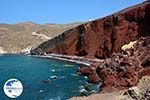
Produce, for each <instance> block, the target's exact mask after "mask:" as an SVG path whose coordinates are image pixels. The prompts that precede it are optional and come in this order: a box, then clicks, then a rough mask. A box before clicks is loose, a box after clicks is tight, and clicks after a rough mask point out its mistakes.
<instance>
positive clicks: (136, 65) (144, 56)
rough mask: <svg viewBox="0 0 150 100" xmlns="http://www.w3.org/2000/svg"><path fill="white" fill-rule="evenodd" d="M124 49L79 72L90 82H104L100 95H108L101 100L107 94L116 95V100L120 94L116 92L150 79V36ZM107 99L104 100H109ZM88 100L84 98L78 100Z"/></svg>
mask: <svg viewBox="0 0 150 100" xmlns="http://www.w3.org/2000/svg"><path fill="white" fill-rule="evenodd" d="M122 47H123V48H124V49H123V50H122V51H121V52H119V53H113V54H112V56H111V57H110V58H106V59H105V60H103V62H101V63H99V62H97V63H94V64H93V65H91V66H90V67H86V66H85V67H84V66H82V67H81V68H80V70H79V71H80V73H82V74H83V75H85V76H87V77H88V80H89V82H92V83H98V82H102V85H101V87H100V93H106V94H100V95H98V97H99V98H101V97H103V96H105V97H106V96H107V94H108V95H109V96H111V95H114V94H115V95H114V99H113V100H116V99H115V97H116V96H117V95H119V93H120V92H115V91H120V90H126V89H128V88H130V87H133V86H136V85H137V83H138V82H139V80H140V79H141V78H142V77H143V76H147V77H148V78H150V76H149V75H150V36H147V37H141V38H140V39H138V40H136V41H134V44H132V45H131V43H129V44H126V45H124V46H122ZM149 82H150V81H149ZM139 84H142V83H139ZM144 84H150V83H148V82H147V83H143V85H144ZM131 89H132V88H131ZM131 89H129V90H128V92H132V91H130V90H131ZM145 89H147V91H149V87H146V86H145ZM108 92H109V93H108ZM110 92H114V93H110ZM92 97H93V96H90V97H87V99H88V98H92ZM96 97H97V96H96V95H94V98H96ZM120 97H123V96H120V95H119V96H117V98H118V99H117V100H121V98H120ZM131 97H132V96H131ZM106 98H107V97H106ZM106 98H104V99H102V100H107V99H106ZM119 98H120V99H119ZM132 98H133V97H132ZM134 98H138V99H136V100H149V99H150V98H149V97H148V99H141V98H142V97H134ZM139 98H140V99H139ZM87 99H85V98H83V99H77V100H87ZM75 100H76V99H75ZM89 100H90V99H89ZM92 100H96V99H92ZM108 100H109V99H108ZM111 100H112V99H111ZM125 100H127V99H125ZM131 100H132V99H131Z"/></svg>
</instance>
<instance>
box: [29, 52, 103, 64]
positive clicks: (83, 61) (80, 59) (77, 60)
mask: <svg viewBox="0 0 150 100" xmlns="http://www.w3.org/2000/svg"><path fill="white" fill-rule="evenodd" d="M28 56H33V57H39V58H49V59H56V60H61V61H67V62H72V63H77V64H81V65H85V66H91V64H93V63H96V62H103V60H98V59H87V58H84V57H78V56H68V55H61V54H45V55H28Z"/></svg>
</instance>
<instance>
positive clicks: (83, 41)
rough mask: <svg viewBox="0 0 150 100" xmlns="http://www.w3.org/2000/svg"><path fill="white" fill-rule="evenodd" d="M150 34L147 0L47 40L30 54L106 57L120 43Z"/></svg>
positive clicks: (149, 13)
mask: <svg viewBox="0 0 150 100" xmlns="http://www.w3.org/2000/svg"><path fill="white" fill-rule="evenodd" d="M149 33H150V2H149V1H146V2H143V3H141V4H139V5H135V6H133V7H130V8H127V9H124V10H122V11H120V12H118V13H115V14H113V15H109V16H107V17H104V18H101V19H97V20H94V21H91V22H87V23H84V24H82V25H79V26H77V27H75V28H72V29H70V30H68V31H65V32H64V33H62V34H61V35H59V36H57V37H55V38H54V39H51V40H49V41H46V42H44V43H42V44H41V45H39V47H37V48H36V49H33V50H31V54H43V53H44V52H46V53H57V54H66V55H77V56H84V57H87V58H99V59H101V58H107V57H110V56H111V54H112V53H114V52H119V51H120V50H121V46H122V45H124V44H126V43H128V42H130V41H132V40H135V39H138V38H139V37H140V36H146V35H149Z"/></svg>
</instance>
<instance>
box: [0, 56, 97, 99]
mask: <svg viewBox="0 0 150 100" xmlns="http://www.w3.org/2000/svg"><path fill="white" fill-rule="evenodd" d="M80 66H81V65H79V64H76V63H71V62H64V61H60V60H54V59H47V58H39V57H32V56H27V55H15V54H5V55H0V100H12V99H11V98H9V97H8V96H7V95H6V94H5V93H4V90H3V87H4V84H5V82H6V81H7V80H9V79H12V78H15V79H18V80H19V81H20V82H21V83H22V85H23V92H22V94H21V95H20V96H19V97H17V98H15V99H13V100H67V99H69V98H71V97H75V96H82V95H89V94H91V93H96V92H97V91H98V90H99V87H98V85H95V84H90V83H88V82H87V77H85V76H82V75H78V74H77V70H78V69H79V67H80ZM87 88H88V90H87ZM90 89H91V90H90Z"/></svg>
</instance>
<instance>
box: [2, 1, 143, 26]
mask: <svg viewBox="0 0 150 100" xmlns="http://www.w3.org/2000/svg"><path fill="white" fill-rule="evenodd" d="M141 2H143V0H0V23H9V24H14V23H20V22H27V21H30V22H34V23H38V24H44V23H56V24H65V23H71V22H85V21H88V20H89V19H97V18H101V17H104V16H106V15H109V14H112V13H114V12H116V11H119V10H121V9H123V8H126V7H129V6H132V5H135V4H138V3H141Z"/></svg>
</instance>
